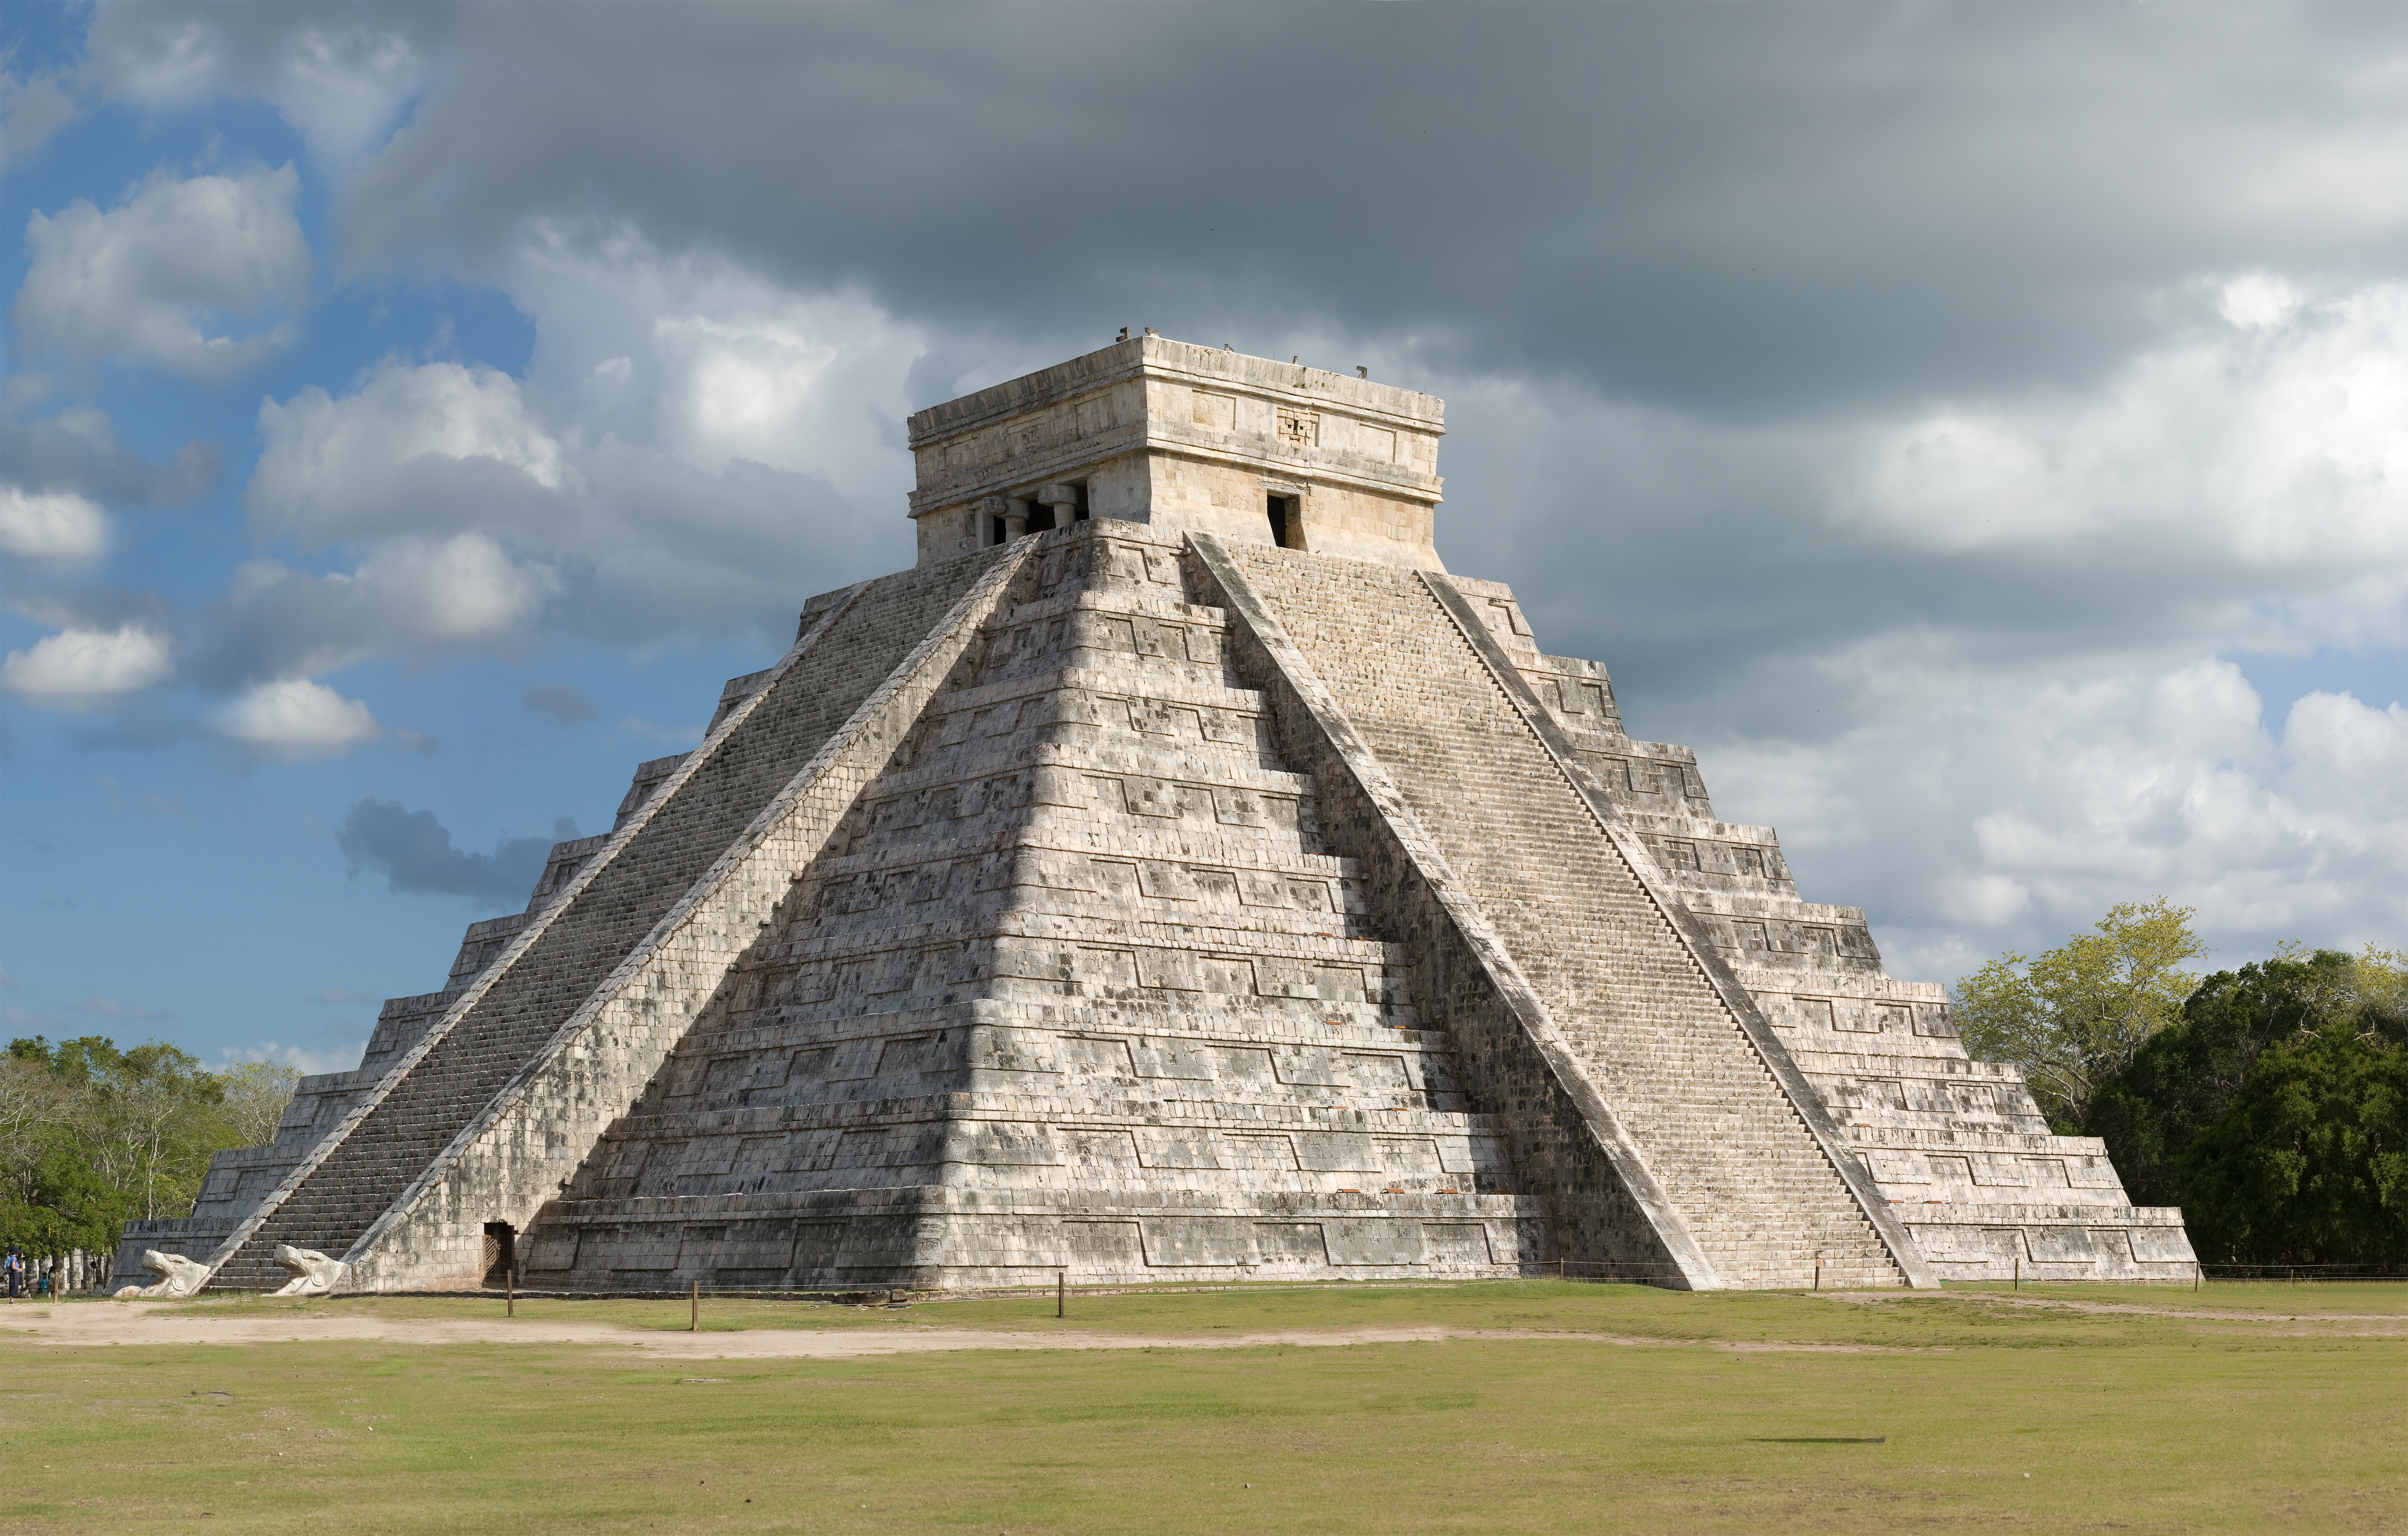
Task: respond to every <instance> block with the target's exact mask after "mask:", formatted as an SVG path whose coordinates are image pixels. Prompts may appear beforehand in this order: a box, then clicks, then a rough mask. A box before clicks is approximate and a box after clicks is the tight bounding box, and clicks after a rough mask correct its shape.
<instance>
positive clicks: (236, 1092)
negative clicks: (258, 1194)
mask: <svg viewBox="0 0 2408 1536" xmlns="http://www.w3.org/2000/svg"><path fill="white" fill-rule="evenodd" d="M300 1083H301V1069H300V1068H299V1067H288V1066H284V1065H282V1064H280V1063H279V1062H275V1061H244V1062H241V1063H239V1064H238V1065H236V1066H232V1067H228V1068H227V1069H226V1070H225V1071H223V1072H222V1073H220V1074H218V1086H219V1088H220V1090H221V1091H222V1094H223V1107H224V1113H225V1122H226V1132H227V1134H228V1135H230V1136H232V1137H233V1138H234V1142H233V1145H236V1146H265V1145H267V1144H268V1143H269V1142H272V1141H274V1140H275V1139H276V1127H277V1125H278V1123H279V1122H280V1121H281V1120H282V1119H283V1118H284V1109H285V1106H286V1105H288V1104H290V1103H292V1102H293V1090H294V1088H298V1087H299V1086H300Z"/></svg>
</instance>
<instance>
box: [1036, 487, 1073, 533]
mask: <svg viewBox="0 0 2408 1536" xmlns="http://www.w3.org/2000/svg"><path fill="white" fill-rule="evenodd" d="M1037 499H1038V500H1039V501H1040V502H1042V503H1044V504H1045V505H1047V506H1050V507H1052V508H1053V509H1054V527H1056V528H1068V527H1069V526H1070V524H1071V523H1073V522H1075V521H1076V520H1078V517H1079V490H1078V487H1076V486H1068V485H1049V486H1040V487H1039V488H1038V491H1037Z"/></svg>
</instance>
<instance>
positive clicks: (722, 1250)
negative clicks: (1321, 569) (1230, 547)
mask: <svg viewBox="0 0 2408 1536" xmlns="http://www.w3.org/2000/svg"><path fill="white" fill-rule="evenodd" d="M1028 543H1029V545H1030V546H1031V547H1033V548H1034V549H1035V550H1036V551H1037V553H1036V555H1035V556H1034V557H1032V560H1031V562H1030V566H1029V568H1028V569H1027V570H1026V571H1025V572H1024V576H1023V581H1024V584H1025V590H1017V589H1016V590H1014V592H1013V593H1012V594H1011V599H1010V601H1008V602H1007V603H1004V604H998V605H997V607H996V611H995V613H994V614H993V616H992V617H991V618H989V619H987V621H986V622H985V624H984V625H983V627H982V633H980V634H979V636H978V637H977V642H976V645H975V647H974V648H973V649H972V650H971V651H968V652H966V653H965V659H964V662H963V665H962V667H961V668H960V669H958V675H957V676H956V677H955V678H953V680H951V681H949V683H948V684H947V685H946V686H945V687H944V688H942V689H939V690H938V691H937V692H936V693H935V694H934V695H932V696H931V697H930V699H929V700H928V703H927V704H926V705H925V709H924V711H923V716H922V718H921V720H920V722H919V723H918V725H917V726H916V727H915V728H914V729H913V731H912V732H910V736H909V737H908V738H907V739H906V741H905V742H904V744H903V745H902V747H900V748H899V749H898V750H897V752H896V755H895V757H894V758H893V760H892V761H890V762H889V763H888V764H887V766H886V768H885V770H884V771H883V772H882V773H881V774H880V775H878V776H877V777H876V778H875V779H874V780H873V781H872V782H870V783H869V784H868V786H867V788H866V789H864V791H863V793H862V795H861V797H860V800H859V802H858V804H856V805H855V806H854V807H853V810H852V811H851V812H849V813H848V815H847V818H846V819H845V823H844V825H843V826H842V827H841V828H840V829H839V832H838V833H837V834H836V835H835V836H834V837H832V838H831V839H830V841H829V843H828V846H827V847H826V849H825V851H824V853H823V854H822V856H821V858H820V859H819V860H817V861H816V862H815V863H814V864H813V866H812V867H811V868H810V870H809V871H808V872H806V874H805V875H804V877H803V878H802V879H801V880H800V881H798V882H797V883H796V888H795V889H794V891H793V892H792V894H790V895H789V896H788V898H787V899H786V900H785V901H784V902H783V903H781V905H780V908H779V911H778V913H777V914H776V916H775V917H774V918H773V921H772V924H771V928H770V930H769V932H767V933H766V934H765V935H764V937H763V938H762V939H761V941H760V942H759V943H757V944H756V945H755V946H753V948H752V949H751V950H750V951H748V953H747V954H746V955H745V956H744V957H743V958H742V959H741V960H738V963H737V965H736V966H735V968H734V969H733V971H732V972H731V973H730V974H729V975H728V977H727V978H726V980H725V982H724V984H723V986H722V988H721V991H720V995H719V997H718V998H717V999H716V1000H715V1001H714V1002H713V1003H712V1004H711V1006H710V1009H709V1010H708V1011H707V1013H706V1016H705V1017H704V1018H703V1020H702V1021H701V1022H699V1023H698V1024H697V1025H696V1026H695V1029H694V1030H692V1031H689V1033H688V1034H687V1036H686V1038H685V1040H684V1041H683V1042H682V1043H681V1045H679V1047H678V1049H677V1050H676V1051H675V1053H673V1055H672V1057H671V1059H670V1060H669V1062H668V1063H667V1067H666V1069H665V1070H664V1071H663V1072H662V1073H661V1074H659V1076H658V1077H657V1079H656V1080H655V1081H654V1083H653V1084H652V1087H651V1088H649V1089H648V1090H647V1091H646V1093H645V1094H644V1095H643V1097H642V1099H641V1100H640V1101H639V1102H638V1103H637V1104H636V1105H635V1106H634V1107H633V1109H632V1110H631V1112H630V1113H629V1114H627V1115H626V1116H624V1117H622V1118H621V1119H620V1120H619V1121H618V1122H616V1123H615V1124H613V1125H612V1126H611V1127H610V1128H609V1131H607V1132H606V1133H605V1135H604V1136H603V1138H602V1140H601V1142H600V1144H599V1145H596V1146H595V1149H594V1151H593V1153H592V1155H591V1156H590V1157H588V1158H587V1159H586V1160H585V1162H584V1164H583V1166H582V1167H581V1169H580V1171H579V1173H578V1174H577V1176H576V1178H575V1179H574V1181H573V1182H572V1184H571V1187H570V1188H568V1189H567V1190H566V1191H565V1192H564V1195H563V1197H562V1198H561V1199H559V1200H556V1201H554V1202H552V1203H551V1204H550V1205H549V1206H547V1208H546V1209H545V1211H544V1212H543V1213H542V1215H541V1216H540V1217H539V1218H538V1221H537V1223H536V1225H535V1227H534V1229H533V1231H532V1238H531V1242H530V1244H529V1248H528V1259H527V1263H528V1270H527V1275H528V1280H529V1283H531V1284H543V1285H566V1286H571V1287H592V1288H626V1287H647V1286H653V1287H656V1286H666V1285H676V1284H682V1283H685V1282H687V1281H689V1280H695V1279H699V1280H703V1281H705V1282H707V1283H710V1284H713V1285H758V1286H835V1287H848V1288H850V1287H862V1286H869V1285H892V1284H918V1285H976V1284H999V1283H1009V1282H1014V1281H1024V1282H1025V1281H1028V1280H1038V1281H1043V1280H1048V1279H1051V1278H1052V1276H1053V1275H1054V1273H1058V1272H1060V1271H1062V1270H1064V1269H1066V1268H1067V1269H1068V1270H1069V1271H1070V1272H1071V1273H1072V1274H1073V1276H1074V1277H1075V1278H1080V1279H1109V1278H1123V1279H1132V1280H1142V1279H1157V1278H1169V1277H1184V1278H1210V1277H1219V1278H1236V1277H1242V1276H1245V1275H1254V1274H1266V1273H1269V1274H1291V1275H1317V1276H1320V1277H1325V1278H1327V1277H1336V1276H1340V1275H1348V1274H1352V1275H1381V1274H1393V1275H1413V1274H1431V1273H1441V1274H1478V1273H1499V1272H1502V1273H1515V1272H1517V1271H1518V1269H1519V1267H1520V1266H1521V1265H1523V1264H1524V1263H1526V1262H1529V1261H1533V1260H1535V1259H1537V1257H1538V1256H1539V1250H1540V1247H1541V1243H1542V1239H1543V1234H1542V1231H1541V1227H1542V1223H1541V1220H1540V1219H1539V1218H1538V1213H1537V1210H1536V1208H1535V1205H1534V1202H1531V1201H1529V1200H1528V1199H1527V1197H1525V1196H1522V1195H1520V1194H1519V1193H1517V1192H1516V1187H1515V1182H1514V1175H1513V1172H1512V1166H1511V1162H1510V1159H1509V1157H1508V1155H1507V1153H1506V1151H1505V1147H1504V1135H1503V1131H1502V1128H1501V1127H1500V1126H1499V1125H1498V1124H1497V1123H1496V1121H1495V1119H1494V1117H1493V1116H1484V1115H1482V1114H1479V1113H1477V1112H1475V1111H1474V1110H1473V1108H1472V1107H1471V1106H1469V1104H1468V1103H1467V1102H1466V1096H1465V1095H1464V1093H1463V1092H1462V1089H1461V1088H1460V1085H1459V1084H1457V1083H1456V1082H1455V1078H1454V1074H1453V1069H1452V1065H1451V1042H1450V1039H1449V1036H1448V1034H1447V1032H1446V1031H1443V1030H1440V1029H1435V1028H1429V1027H1426V1026H1425V1024H1424V1022H1423V1021H1422V1020H1421V1019H1420V1018H1419V1017H1418V1016H1417V1015H1416V1013H1415V1011H1414V1009H1413V1006H1412V1003H1411V1002H1410V1001H1409V1000H1408V993H1409V991H1410V986H1409V982H1408V979H1407V976H1406V971H1407V969H1408V966H1409V962H1408V961H1407V960H1406V958H1405V956H1404V955H1403V954H1402V952H1401V951H1400V950H1399V949H1398V946H1395V945H1393V944H1390V943H1387V942H1385V941H1384V940H1383V939H1382V938H1381V937H1380V936H1379V933H1378V932H1377V928H1376V924H1375V923H1374V921H1373V920H1372V919H1371V918H1370V917H1369V915H1368V914H1367V912H1366V910H1365V908H1364V906H1363V903H1361V902H1360V901H1359V900H1358V899H1357V897H1356V894H1355V881H1356V872H1355V869H1354V867H1353V865H1352V864H1351V862H1350V861H1348V860H1344V859H1340V858H1338V857H1334V856H1332V855H1330V854H1328V853H1327V852H1326V851H1324V850H1323V848H1322V846H1321V842H1320V832H1318V830H1317V829H1318V826H1319V817H1318V813H1317V811H1316V810H1315V808H1314V806H1313V804H1312V792H1311V786H1310V784H1309V783H1308V781H1307V780H1306V778H1305V777H1303V776H1302V775H1297V774H1294V773H1290V772H1288V771H1286V770H1285V769H1284V768H1283V765H1282V762H1281V760H1280V759H1279V757H1278V755H1277V753H1276V752H1275V750H1274V749H1273V748H1272V747H1271V745H1270V735H1269V728H1268V724H1267V718H1266V705H1265V703H1264V700H1263V698H1262V696H1261V695H1260V694H1259V693H1257V692H1255V691H1254V690H1249V689H1246V688H1243V687H1241V686H1237V680H1236V679H1235V678H1234V676H1233V675H1232V673H1231V671H1230V662H1229V658H1228V656H1227V654H1226V617H1225V616H1224V615H1223V614H1222V613H1221V612H1220V610H1219V609H1217V608H1216V607H1213V606H1211V605H1210V604H1199V603H1197V602H1195V601H1192V599H1193V598H1194V597H1195V596H1197V593H1196V592H1195V591H1194V590H1191V588H1190V587H1189V585H1188V576H1187V574H1186V572H1185V569H1184V567H1183V562H1181V560H1180V558H1179V548H1178V546H1177V544H1176V543H1175V542H1172V541H1169V540H1166V539H1164V538H1163V537H1162V535H1160V534H1159V533H1153V532H1151V531H1149V530H1147V529H1144V528H1141V527H1135V526H1129V525H1123V524H1116V523H1113V522H1111V521H1108V520H1097V521H1092V522H1088V523H1082V524H1080V525H1077V526H1075V527H1073V528H1071V529H1067V530H1059V531H1056V532H1054V533H1045V534H1041V535H1039V536H1038V537H1036V538H1033V539H1031V540H1029V541H1028Z"/></svg>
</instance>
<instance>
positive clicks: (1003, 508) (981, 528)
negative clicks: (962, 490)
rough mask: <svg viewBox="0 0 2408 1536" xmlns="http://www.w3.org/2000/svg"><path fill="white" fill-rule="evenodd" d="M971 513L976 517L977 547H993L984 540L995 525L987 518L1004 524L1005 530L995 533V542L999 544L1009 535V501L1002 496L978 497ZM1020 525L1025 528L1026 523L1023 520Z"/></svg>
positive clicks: (1009, 536)
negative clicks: (977, 501)
mask: <svg viewBox="0 0 2408 1536" xmlns="http://www.w3.org/2000/svg"><path fill="white" fill-rule="evenodd" d="M973 515H974V516H976V517H977V519H978V547H979V548H982V549H987V548H994V546H993V545H990V544H988V543H987V541H986V540H987V533H988V531H989V530H991V529H992V528H994V527H995V522H990V521H989V520H988V519H995V520H996V522H1000V523H1002V524H1003V525H1004V529H1005V531H1004V532H1003V533H997V534H996V539H995V542H996V544H1001V543H1003V542H1005V541H1006V540H1007V539H1009V538H1011V532H1010V530H1011V502H1009V501H1007V500H1005V499H1004V498H1003V497H1001V496H982V497H980V498H979V503H978V505H977V506H976V507H975V508H974V509H973ZM1021 526H1022V527H1023V528H1025V527H1026V526H1027V524H1026V523H1025V522H1023V523H1022V524H1021Z"/></svg>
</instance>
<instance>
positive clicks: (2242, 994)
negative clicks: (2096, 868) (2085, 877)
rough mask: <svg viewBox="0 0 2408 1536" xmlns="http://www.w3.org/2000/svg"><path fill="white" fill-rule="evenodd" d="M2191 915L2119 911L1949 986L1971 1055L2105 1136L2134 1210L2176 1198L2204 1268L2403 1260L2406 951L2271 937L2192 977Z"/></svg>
mask: <svg viewBox="0 0 2408 1536" xmlns="http://www.w3.org/2000/svg"><path fill="white" fill-rule="evenodd" d="M2194 915H2195V914H2194V913H2193V912H2192V910H2191V909H2190V908H2187V907H2180V906H2174V905H2171V903H2168V902H2166V901H2165V899H2164V898H2162V897H2160V898H2158V899H2157V900H2156V901H2154V902H2150V903H2124V904H2122V905H2119V906H2117V907H2115V908H2114V909H2113V910H2111V911H2110V912H2109V913H2108V914H2107V916H2106V917H2103V918H2101V919H2100V921H2099V923H2098V925H2097V928H2096V930H2095V931H2094V932H2089V933H2082V934H2076V935H2075V936H2073V937H2072V938H2071V939H2069V940H2068V941H2067V942H2066V943H2065V944H2063V945H2061V946H2058V947H2057V948H2055V949H2052V950H2049V951H2048V952H2047V953H2045V954H2042V955H2040V956H2037V957H2026V956H2023V955H2019V954H2014V953H2012V952H2010V953H2007V954H2002V955H2000V956H1999V957H1998V958H1997V959H1996V960H1991V961H1990V962H1988V963H1987V964H1985V965H1984V966H1983V967H1982V968H1981V969H1980V970H1978V971H1976V972H1974V973H1973V974H1971V975H1970V976H1966V977H1964V978H1963V979H1962V980H1960V981H1958V982H1957V988H1956V1005H1957V1030H1958V1032H1959V1033H1960V1034H1962V1035H1963V1036H1964V1040H1965V1046H1966V1049H1967V1050H1969V1051H1970V1052H1971V1053H1972V1054H1973V1055H1974V1056H1976V1057H1980V1058H1983V1059H1985V1060H1994V1061H2012V1062H2014V1063H2015V1064H2017V1065H2018V1066H2020V1067H2022V1068H2023V1070H2024V1075H2025V1079H2026V1081H2027V1082H2028V1083H2029V1084H2030V1085H2031V1089H2032V1096H2033V1098H2035V1099H2036V1100H2038V1101H2039V1102H2040V1106H2041V1109H2042V1113H2044V1114H2046V1115H2047V1116H2048V1118H2049V1123H2050V1125H2051V1126H2052V1128H2054V1129H2055V1130H2057V1131H2060V1132H2063V1133H2065V1134H2069V1135H2087V1136H2097V1137H2100V1139H2102V1140H2103V1141H2104V1142H2105V1143H2106V1146H2107V1153H2108V1156H2109V1157H2110V1158H2112V1159H2114V1164H2115V1169H2116V1172H2117V1173H2120V1174H2122V1175H2123V1179H2124V1188H2125V1189H2126V1190H2127V1191H2128V1193H2129V1194H2130V1196H2131V1198H2132V1202H2133V1203H2135V1204H2138V1205H2179V1206H2181V1207H2182V1210H2183V1220H2184V1224H2185V1226H2186V1227H2187V1228H2188V1230H2189V1232H2190V1240H2191V1245H2192V1246H2193V1248H2194V1249H2196V1250H2197V1252H2198V1253H2199V1256H2200V1259H2201V1260H2203V1261H2204V1262H2207V1263H2210V1264H2347V1265H2366V1266H2378V1267H2382V1268H2386V1269H2391V1270H2402V1269H2408V955H2403V954H2401V952H2399V951H2397V950H2387V949H2379V948H2376V947H2375V946H2372V945H2370V946H2367V947H2366V949H2365V951H2364V952H2363V953H2360V954H2357V955H2350V954H2345V953H2343V952H2341V951H2338V950H2331V949H2309V948H2307V947H2305V946H2300V945H2291V944H2286V945H2283V946H2279V947H2278V948H2277V949H2276V952H2275V954H2274V956H2273V958H2272V959H2270V960H2258V961H2255V962H2253V963H2251V964H2247V965H2243V966H2242V967H2241V968H2240V969H2239V970H2237V971H2219V972H2217V973H2215V974H2214V975H2210V976H2205V977H2201V976H2200V975H2198V974H2194V973H2191V972H2187V971H2185V970H2183V969H2182V965H2183V962H2184V961H2186V960H2195V959H2198V958H2199V957H2200V956H2201V955H2204V954H2205V953H2206V946H2205V945H2203V944H2201V943H2200V940H2199V938H2198V935H2197V934H2196V933H2194V932H2192V931H2191V927H2190V920H2191V918H2192V917H2193V916H2194Z"/></svg>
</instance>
